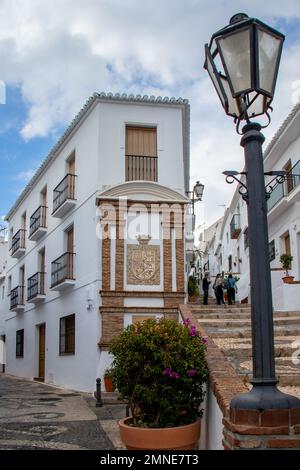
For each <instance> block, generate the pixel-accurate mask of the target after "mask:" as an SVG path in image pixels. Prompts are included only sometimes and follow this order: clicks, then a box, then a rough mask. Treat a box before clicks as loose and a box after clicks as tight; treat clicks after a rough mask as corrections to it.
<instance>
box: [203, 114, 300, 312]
mask: <svg viewBox="0 0 300 470" xmlns="http://www.w3.org/2000/svg"><path fill="white" fill-rule="evenodd" d="M299 129H300V106H299V105H297V106H296V107H295V108H294V109H293V111H292V112H291V114H290V115H289V116H288V118H287V119H286V120H285V122H284V123H283V125H282V126H281V127H280V129H279V130H278V132H277V133H276V135H275V137H274V138H273V140H272V141H271V142H270V144H269V145H268V147H267V148H266V150H265V153H264V168H265V171H266V172H269V171H274V170H286V171H288V176H287V177H286V179H285V182H284V183H283V184H282V185H281V184H278V183H276V181H273V182H271V181H272V179H273V178H274V177H271V176H267V177H266V185H268V184H270V183H271V184H272V186H274V191H273V192H272V193H271V196H270V198H269V200H268V208H269V210H268V227H269V242H270V267H271V275H272V291H273V304H274V308H275V310H278V311H284V310H285V311H289V310H291V311H293V310H299V309H300V283H298V281H299V280H300V163H299V160H300V131H299ZM234 216H236V219H234ZM234 222H236V223H237V225H236V227H235V225H234ZM231 224H232V225H231ZM247 226H248V221H247V205H246V202H245V201H243V199H242V197H241V195H240V194H239V192H238V188H237V189H236V191H235V193H234V196H233V198H232V201H231V203H230V206H229V208H228V209H226V211H225V213H224V217H223V221H222V224H221V226H220V225H217V227H216V228H215V231H214V234H213V235H212V236H210V240H209V242H208V244H207V249H206V257H207V259H208V258H209V267H210V269H209V271H210V273H211V275H212V276H215V275H216V274H217V273H221V272H222V271H224V272H225V273H228V272H232V273H234V274H236V275H237V276H238V277H239V278H240V280H239V281H238V284H237V287H238V293H237V299H238V300H239V301H249V302H250V301H251V299H250V277H249V249H248V247H247ZM235 228H236V229H237V230H235ZM284 253H290V254H291V255H292V256H293V261H292V265H291V269H290V270H289V274H290V275H292V276H294V282H293V283H292V284H285V283H283V280H282V278H283V276H284V271H283V270H282V266H281V263H280V256H281V255H282V254H284Z"/></svg>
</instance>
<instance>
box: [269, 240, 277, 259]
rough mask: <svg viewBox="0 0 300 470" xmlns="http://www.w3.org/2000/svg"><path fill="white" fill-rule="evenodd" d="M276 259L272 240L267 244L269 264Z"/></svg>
mask: <svg viewBox="0 0 300 470" xmlns="http://www.w3.org/2000/svg"><path fill="white" fill-rule="evenodd" d="M275 258H276V254H275V240H272V241H271V242H270V243H269V260H270V262H271V261H273V260H274V259H275Z"/></svg>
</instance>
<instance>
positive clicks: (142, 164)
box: [125, 155, 157, 181]
mask: <svg viewBox="0 0 300 470" xmlns="http://www.w3.org/2000/svg"><path fill="white" fill-rule="evenodd" d="M125 177H126V181H136V180H144V181H157V157H147V156H141V155H125Z"/></svg>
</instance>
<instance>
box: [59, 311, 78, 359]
mask: <svg viewBox="0 0 300 470" xmlns="http://www.w3.org/2000/svg"><path fill="white" fill-rule="evenodd" d="M59 354H75V314H73V315H68V316H67V317H62V318H61V319H60V325H59Z"/></svg>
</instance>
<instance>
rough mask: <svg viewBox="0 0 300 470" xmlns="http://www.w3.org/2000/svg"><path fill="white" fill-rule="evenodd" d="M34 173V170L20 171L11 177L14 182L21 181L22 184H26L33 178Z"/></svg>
mask: <svg viewBox="0 0 300 470" xmlns="http://www.w3.org/2000/svg"><path fill="white" fill-rule="evenodd" d="M35 172H36V169H30V170H25V171H20V172H19V173H17V174H16V175H15V176H14V177H13V179H14V180H15V181H21V182H22V183H24V184H26V183H28V181H29V180H30V179H31V178H32V177H33V175H34V173H35Z"/></svg>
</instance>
